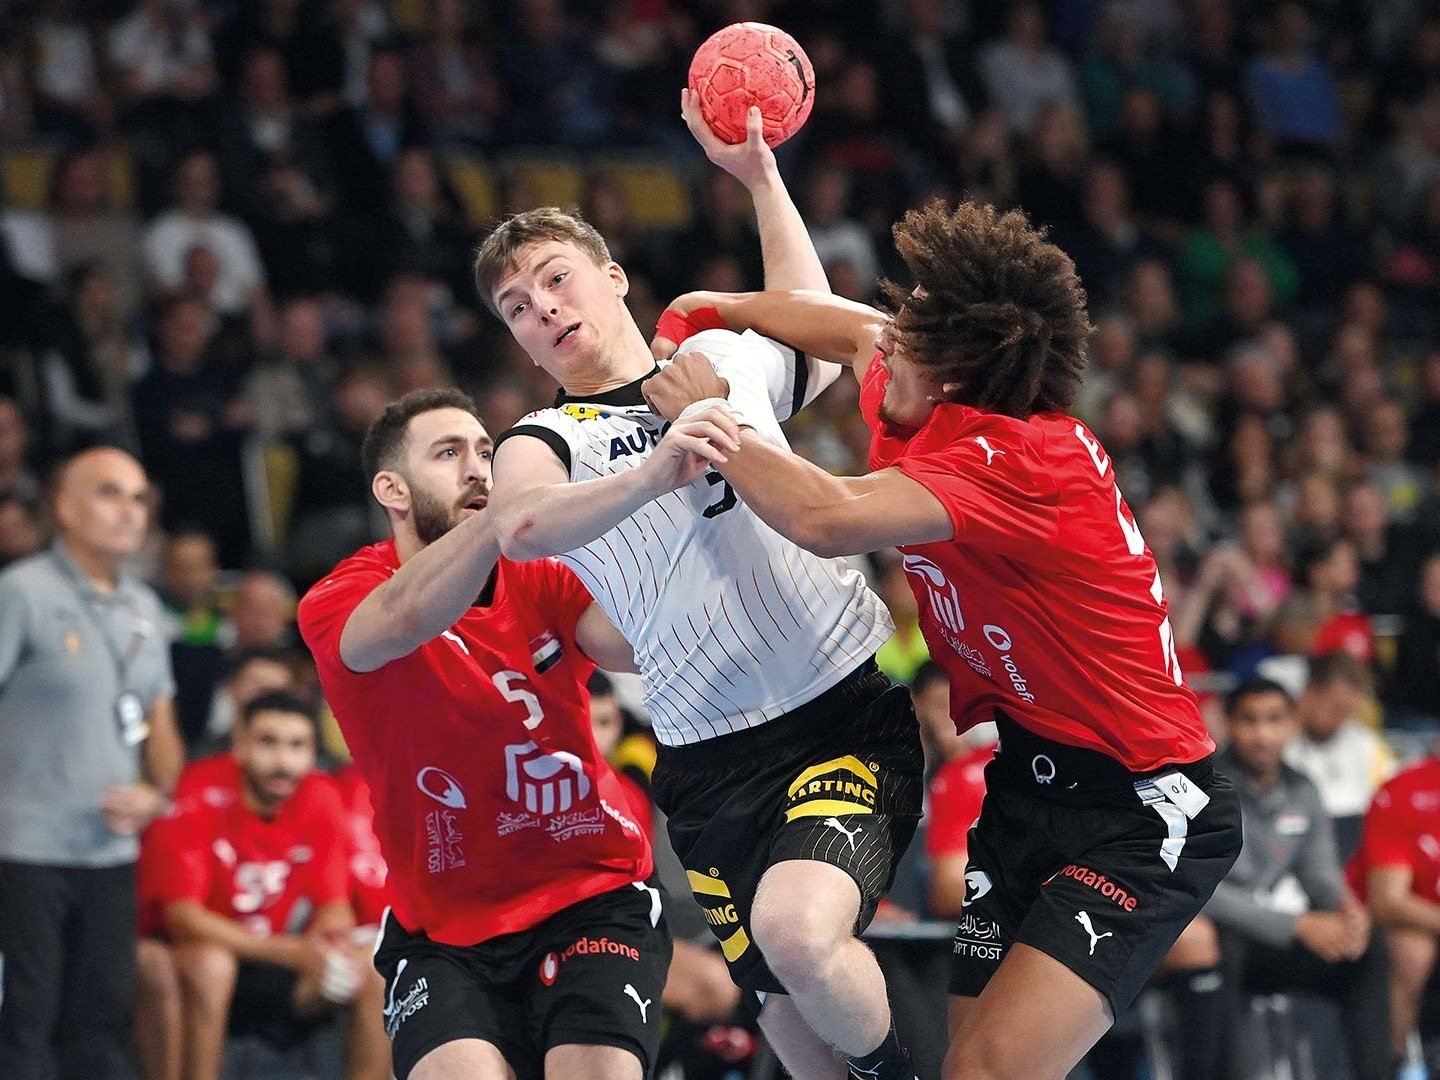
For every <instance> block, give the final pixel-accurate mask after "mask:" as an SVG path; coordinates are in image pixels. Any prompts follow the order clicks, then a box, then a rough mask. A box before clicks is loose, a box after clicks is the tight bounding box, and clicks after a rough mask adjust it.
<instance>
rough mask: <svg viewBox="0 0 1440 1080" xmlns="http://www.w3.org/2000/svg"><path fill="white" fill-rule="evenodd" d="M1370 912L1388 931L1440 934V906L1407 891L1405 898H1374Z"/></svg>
mask: <svg viewBox="0 0 1440 1080" xmlns="http://www.w3.org/2000/svg"><path fill="white" fill-rule="evenodd" d="M1370 910H1371V912H1372V913H1373V914H1374V916H1375V921H1376V922H1378V923H1379V924H1380V925H1381V926H1383V927H1385V928H1386V929H1387V930H1420V931H1422V932H1424V933H1427V934H1440V904H1436V903H1432V902H1431V901H1429V900H1424V899H1422V898H1421V897H1418V896H1416V895H1415V894H1414V893H1411V892H1409V891H1407V892H1406V893H1405V894H1404V895H1403V896H1393V897H1383V898H1382V897H1379V896H1376V897H1373V898H1372V900H1371V905H1370Z"/></svg>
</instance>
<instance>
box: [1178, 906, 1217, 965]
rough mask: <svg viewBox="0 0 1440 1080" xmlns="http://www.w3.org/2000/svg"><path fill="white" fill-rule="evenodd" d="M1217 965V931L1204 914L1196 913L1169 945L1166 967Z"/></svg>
mask: <svg viewBox="0 0 1440 1080" xmlns="http://www.w3.org/2000/svg"><path fill="white" fill-rule="evenodd" d="M1219 965H1220V934H1219V931H1217V930H1216V929H1215V924H1214V923H1213V922H1211V921H1210V920H1209V919H1207V918H1205V916H1203V915H1197V916H1195V918H1194V919H1192V920H1191V921H1190V925H1189V926H1187V927H1185V929H1184V930H1183V931H1182V932H1181V934H1180V938H1179V940H1177V941H1176V942H1175V944H1174V945H1173V946H1171V948H1170V955H1169V957H1167V967H1170V968H1179V969H1189V968H1213V967H1218V966H1219Z"/></svg>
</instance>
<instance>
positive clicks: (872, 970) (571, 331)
mask: <svg viewBox="0 0 1440 1080" xmlns="http://www.w3.org/2000/svg"><path fill="white" fill-rule="evenodd" d="M682 110H683V112H684V113H685V117H686V121H687V123H688V124H689V125H690V129H691V131H692V132H693V133H694V134H695V137H696V138H697V139H698V140H699V141H700V142H701V144H702V146H704V147H705V150H706V152H707V154H708V155H709V156H710V158H711V160H712V161H714V162H716V163H717V164H719V165H720V166H721V167H722V168H725V169H726V170H727V171H729V172H731V173H732V174H733V175H735V176H736V177H737V178H738V179H739V180H740V181H741V182H742V183H744V184H745V186H746V187H747V188H748V189H749V190H750V192H751V195H752V197H753V199H754V202H755V207H756V213H757V217H758V219H759V227H760V240H761V248H762V253H763V256H764V264H765V278H766V287H767V288H771V289H821V290H826V291H828V283H827V282H826V279H825V274H824V271H823V269H822V268H821V266H820V262H819V259H818V257H817V256H816V254H815V251H814V248H813V247H812V246H811V244H810V240H809V237H808V235H807V234H806V232H805V226H804V223H803V222H802V221H801V219H800V215H799V213H798V212H797V211H796V209H795V206H794V204H793V203H792V202H791V200H790V196H789V194H788V193H787V192H786V190H785V187H784V184H783V183H782V181H781V179H780V176H779V172H778V171H777V169H776V167H775V160H774V157H773V155H771V153H770V151H769V149H768V148H767V147H766V146H765V144H764V142H763V140H762V139H761V138H760V123H759V113H758V110H757V111H753V112H752V116H751V123H750V132H749V138H748V139H747V141H746V142H745V143H743V144H740V145H737V146H727V145H725V144H723V143H720V142H719V141H718V140H716V139H715V138H714V136H713V135H711V133H710V132H709V131H708V129H706V128H705V126H704V122H703V121H702V120H700V119H699V117H698V114H697V112H696V110H695V107H694V104H693V102H691V101H690V100H689V98H688V96H683V95H682ZM475 273H476V282H477V286H478V288H479V290H480V294H481V296H482V298H483V299H484V300H485V302H486V303H487V304H488V305H489V306H490V308H491V310H492V311H494V312H495V313H496V314H497V315H498V316H499V317H500V318H501V319H502V320H503V321H504V323H505V325H506V326H507V327H508V328H509V329H510V332H511V333H512V334H513V335H514V337H515V339H516V340H517V341H518V342H519V343H520V344H521V345H522V346H523V347H524V348H525V350H526V352H527V353H529V355H530V357H531V359H532V360H534V362H535V363H536V364H538V365H539V366H540V367H542V368H543V369H544V370H545V371H546V372H548V373H549V374H550V375H552V376H553V377H554V378H555V380H556V381H557V382H558V383H559V384H560V385H561V386H562V387H563V390H562V392H561V393H560V395H559V397H558V398H557V400H556V402H555V406H554V407H553V408H550V409H545V410H542V411H540V412H537V413H533V414H531V415H530V416H527V417H525V418H524V419H522V420H521V421H519V422H518V423H517V424H516V425H515V426H514V427H513V428H511V429H510V430H509V431H508V432H506V433H505V434H503V435H502V436H501V437H500V438H499V440H497V443H496V454H495V485H494V493H493V495H492V507H493V509H494V511H495V513H496V514H497V526H498V528H499V530H500V536H501V546H502V549H503V551H504V552H505V554H506V555H507V556H508V557H510V558H514V559H522V560H523V559H536V558H542V557H545V556H549V555H559V556H560V557H561V558H562V559H563V560H564V561H565V562H566V563H567V564H568V565H570V566H571V567H572V568H573V569H574V570H575V572H576V573H577V574H578V575H579V576H580V578H581V580H583V581H584V582H585V584H586V585H587V587H588V588H589V589H590V591H591V593H592V594H593V595H594V596H595V598H596V599H597V600H598V601H599V602H600V604H601V605H602V606H603V607H604V608H605V610H606V612H607V614H609V616H610V618H611V620H612V621H613V622H614V623H615V625H616V626H617V627H619V628H620V630H621V631H622V632H623V633H624V634H625V636H626V638H628V639H629V641H630V642H631V644H632V645H633V646H634V648H635V654H636V660H637V663H638V665H639V667H640V669H641V675H642V677H643V678H644V682H645V696H646V705H647V707H648V709H649V711H650V714H651V716H652V718H653V720H654V726H655V734H656V736H657V738H658V739H659V741H660V744H661V746H660V754H659V760H658V763H657V765H656V769H655V775H654V791H655V797H656V801H657V803H658V804H659V805H660V807H661V809H663V810H664V811H665V812H666V814H667V816H668V818H669V831H670V839H671V842H672V844H673V845H674V847H675V851H676V854H677V855H678V856H679V858H680V860H681V862H682V863H683V864H684V865H685V868H686V870H687V872H688V876H689V879H690V886H691V889H692V891H693V892H694V894H695V896H696V898H697V900H698V901H699V902H700V904H701V905H702V906H703V907H704V909H705V911H706V916H707V919H708V921H709V923H710V925H711V928H712V930H713V931H714V933H715V935H716V937H717V938H718V939H719V941H720V946H721V949H722V951H723V953H724V955H725V958H726V960H727V962H728V963H729V965H730V971H731V975H732V977H733V978H734V979H735V981H736V983H737V984H738V985H740V986H741V987H742V988H744V989H746V990H747V991H754V993H753V994H748V995H747V998H748V999H749V1000H751V1001H753V1002H761V1001H765V999H766V998H767V997H769V1001H768V1002H766V1007H765V1009H764V1011H763V1012H762V1014H761V1025H762V1027H763V1028H764V1030H765V1032H766V1034H767V1036H768V1037H769V1039H770V1041H771V1044H772V1045H773V1046H774V1047H775V1049H776V1051H777V1053H778V1054H779V1055H780V1058H781V1060H782V1061H783V1062H784V1063H785V1065H786V1066H787V1068H789V1070H790V1071H791V1073H792V1074H793V1075H794V1076H796V1077H797V1078H798V1080H812V1078H813V1080H830V1078H840V1077H844V1076H846V1075H847V1072H848V1071H852V1070H853V1075H855V1076H860V1077H877V1078H880V1080H890V1078H895V1080H912V1078H913V1077H914V1075H915V1074H914V1070H913V1068H911V1067H910V1065H909V1056H908V1054H907V1053H906V1052H905V1051H904V1049H903V1048H902V1047H901V1046H900V1044H899V1041H898V1039H897V1037H896V1035H895V1031H894V1024H893V1022H892V1019H891V1015H890V1009H889V1005H888V1002H887V1000H886V992H885V981H884V976H883V975H882V974H881V971H880V968H879V966H878V965H877V964H876V962H875V958H874V956H873V955H872V954H871V952H870V951H869V949H867V948H866V947H865V946H864V945H863V944H862V943H861V942H860V941H859V940H858V939H857V936H856V935H857V934H858V933H859V932H860V931H861V930H863V929H864V927H865V926H866V925H867V924H868V922H869V921H870V919H871V917H872V916H873V915H874V911H875V907H876V905H877V904H878V903H879V901H880V899H881V898H882V897H883V896H884V894H885V892H886V891H887V890H888V889H889V886H890V882H891V880H892V878H893V876H894V871H895V865H896V863H897V861H898V860H899V857H900V855H901V854H902V853H903V851H904V849H905V847H906V845H907V844H908V843H909V841H910V837H911V835H912V833H913V831H914V828H915V823H916V821H917V819H918V817H919V814H920V805H921V783H922V781H921V775H922V761H923V759H922V754H921V749H920V741H919V736H918V732H917V728H916V723H915V717H914V712H913V709H912V708H911V705H910V700H909V695H908V694H907V693H906V692H905V690H904V689H903V688H901V687H896V686H894V685H893V684H892V683H890V681H889V680H888V679H887V678H886V677H885V676H884V675H883V674H881V673H880V672H879V671H878V670H877V668H876V667H875V662H874V654H875V652H876V650H877V649H879V647H880V646H881V645H882V644H883V643H884V642H885V640H886V639H887V638H888V637H889V636H890V634H891V632H892V629H893V626H892V623H891V621H890V618H889V615H888V613H887V612H886V610H885V608H884V605H883V604H882V603H881V602H880V600H879V598H878V597H877V596H876V595H875V594H874V593H873V592H871V591H870V589H869V588H867V587H866V585H865V582H864V579H863V578H862V577H861V575H860V574H859V573H858V572H856V571H855V570H854V569H852V568H851V567H849V566H848V565H847V564H846V563H845V562H844V561H843V560H840V559H825V558H820V557H818V556H815V555H812V554H810V553H809V552H805V551H802V550H801V549H800V548H798V547H796V546H795V545H794V544H793V543H791V542H790V541H788V540H785V539H784V538H782V537H781V536H780V535H779V534H778V533H776V532H775V531H774V530H773V529H771V528H770V527H769V526H767V525H765V524H764V523H763V522H762V521H761V520H760V519H759V518H758V517H756V516H755V514H754V513H753V512H752V511H751V510H750V508H749V507H747V506H746V505H745V504H744V503H743V502H741V501H740V500H739V499H737V498H736V496H735V493H734V492H733V491H732V490H731V489H730V488H729V487H728V486H727V485H726V484H725V483H724V481H723V479H722V478H721V477H720V475H719V474H718V473H716V472H714V471H712V470H711V469H710V468H709V466H710V465H711V464H712V463H713V462H714V461H716V460H717V455H720V454H722V453H723V450H722V449H719V448H717V446H719V445H721V444H723V438H722V437H721V436H720V433H719V432H718V431H717V432H712V433H710V434H712V435H713V436H714V438H713V439H711V440H707V439H705V438H700V437H695V436H693V435H689V436H685V437H680V436H679V434H678V433H676V434H675V435H672V436H670V437H668V438H667V437H665V430H666V428H668V425H667V424H666V423H665V421H664V419H663V418H662V417H659V416H657V415H655V414H654V413H653V412H652V411H651V410H650V408H649V406H648V405H647V404H646V403H645V399H644V397H643V395H642V394H641V392H640V384H641V383H642V382H643V381H644V380H645V379H647V378H649V377H650V376H651V375H652V374H653V373H654V372H655V370H656V365H655V361H654V360H653V359H652V357H651V354H650V349H649V347H648V345H647V344H646V340H645V337H644V335H642V333H641V331H640V329H639V327H637V326H636V324H635V321H634V319H633V318H632V317H631V315H630V313H629V311H628V310H627V308H626V306H625V294H626V292H627V290H628V287H629V286H628V281H627V279H626V276H625V272H624V270H623V269H621V267H620V266H619V265H617V264H616V263H615V262H614V261H613V260H612V259H611V257H610V253H609V250H608V248H607V247H606V245H605V241H604V239H603V238H602V237H601V236H600V235H599V234H598V233H597V232H596V231H595V230H594V229H593V228H592V227H591V226H589V225H588V224H586V223H585V222H584V221H583V220H581V219H580V218H578V217H575V216H573V215H570V214H567V213H564V212H562V211H560V210H558V209H555V208H551V207H546V208H540V209H537V210H532V211H528V212H526V213H523V214H518V215H516V216H515V217H513V218H511V219H509V220H507V221H506V222H504V223H503V224H501V225H500V226H499V227H498V228H497V229H496V230H495V232H494V233H492V234H491V235H490V237H489V238H487V240H486V241H485V243H484V245H483V246H482V247H481V249H480V252H479V254H478V256H477V258H476V265H475ZM687 346H689V347H694V348H703V349H704V350H705V353H706V355H708V356H710V357H712V358H717V359H715V363H716V365H717V371H719V372H720V373H721V374H722V375H723V376H724V377H725V378H727V379H728V380H729V382H730V385H731V387H732V388H738V387H748V388H749V392H750V393H751V394H752V395H753V396H752V399H751V400H753V401H755V402H756V407H755V410H754V411H755V413H756V416H755V420H754V423H756V424H758V425H761V426H762V427H764V429H765V432H766V435H767V437H768V438H770V439H772V440H774V441H775V443H776V445H778V446H785V439H784V436H783V435H782V434H781V432H780V428H779V424H778V422H777V418H778V419H779V420H784V419H787V418H789V417H790V416H791V415H793V413H795V412H796V411H798V410H799V409H801V408H803V407H804V406H805V405H806V404H808V403H809V402H810V401H812V400H813V399H814V398H815V397H816V396H817V395H818V394H819V393H820V392H821V391H822V390H823V389H824V388H825V387H827V386H828V385H829V384H830V383H831V382H833V381H834V379H835V378H836V377H837V375H838V373H839V369H838V368H837V367H836V366H834V365H831V364H828V363H823V362H820V361H816V360H814V359H812V358H810V357H807V356H805V355H804V354H801V353H797V352H796V351H795V350H792V349H789V348H786V347H785V346H783V345H781V344H779V343H776V342H772V341H769V340H767V339H764V338H761V337H759V336H757V335H755V334H746V335H743V336H742V335H737V334H733V333H731V332H729V331H727V330H714V331H711V332H709V333H704V334H700V335H697V336H696V337H695V338H692V339H691V341H690V342H687ZM682 351H683V350H682ZM735 396H736V394H735V392H734V391H733V389H732V398H734V397H735ZM677 484H678V485H679V486H678V487H677ZM771 995H774V996H771Z"/></svg>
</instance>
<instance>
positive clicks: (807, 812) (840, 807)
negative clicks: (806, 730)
mask: <svg viewBox="0 0 1440 1080" xmlns="http://www.w3.org/2000/svg"><path fill="white" fill-rule="evenodd" d="M876 768H878V766H876V765H875V764H874V762H871V763H870V764H869V765H866V764H865V763H864V762H863V761H861V760H860V759H859V758H857V757H854V756H852V755H848V754H847V755H846V756H845V757H838V758H831V759H830V760H829V761H822V762H821V763H820V764H819V765H811V766H810V768H808V769H806V770H805V771H804V772H802V773H801V774H800V775H799V776H797V777H796V778H795V779H794V780H793V781H792V782H791V784H790V787H789V789H788V790H787V791H786V793H785V794H786V796H787V797H788V798H789V800H790V803H789V806H788V807H786V810H785V820H786V821H794V820H795V819H796V818H802V817H821V818H824V817H842V816H844V815H845V814H873V813H875V796H876V791H877V790H878V788H879V781H878V780H876V778H875V769H876Z"/></svg>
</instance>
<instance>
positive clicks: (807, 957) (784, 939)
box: [751, 908, 844, 990]
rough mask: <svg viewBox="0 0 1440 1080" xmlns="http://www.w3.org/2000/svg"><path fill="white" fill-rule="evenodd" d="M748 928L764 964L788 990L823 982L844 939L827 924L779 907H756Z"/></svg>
mask: <svg viewBox="0 0 1440 1080" xmlns="http://www.w3.org/2000/svg"><path fill="white" fill-rule="evenodd" d="M751 930H752V931H753V934H754V937H755V944H756V945H757V946H758V947H759V949H760V953H761V955H763V956H764V957H765V962H766V964H768V965H769V967H770V970H771V971H772V972H773V973H774V974H775V977H776V978H777V979H779V980H780V981H781V983H783V984H784V985H785V986H786V988H787V989H790V990H804V989H805V988H806V987H808V986H812V985H815V984H817V983H823V982H825V981H826V979H827V977H828V971H829V968H830V965H831V964H832V963H833V962H834V959H835V956H836V953H837V952H838V951H839V947H840V945H842V944H843V943H844V939H843V937H837V935H836V934H835V933H834V932H833V931H832V930H831V929H830V928H829V927H826V926H823V925H817V924H815V923H814V922H810V921H808V920H806V919H805V918H804V917H803V916H801V917H795V916H794V915H792V914H791V913H789V912H787V911H785V910H783V909H775V908H762V909H758V910H757V911H755V912H754V913H753V914H752V916H751Z"/></svg>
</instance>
